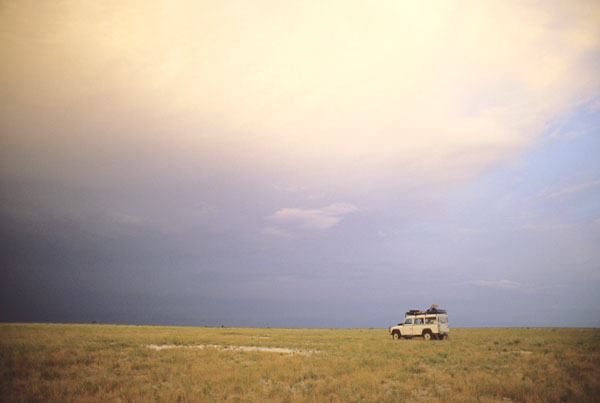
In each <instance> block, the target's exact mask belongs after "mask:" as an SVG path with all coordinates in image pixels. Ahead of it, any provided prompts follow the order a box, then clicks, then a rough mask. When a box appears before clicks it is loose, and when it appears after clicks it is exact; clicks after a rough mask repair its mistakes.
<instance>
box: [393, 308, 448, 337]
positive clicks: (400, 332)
mask: <svg viewBox="0 0 600 403" xmlns="http://www.w3.org/2000/svg"><path fill="white" fill-rule="evenodd" d="M389 331H390V334H391V335H392V337H393V338H394V340H399V339H401V338H403V337H404V338H406V339H410V338H412V337H423V338H424V339H425V340H431V339H433V340H442V339H447V338H448V336H449V334H450V325H449V324H448V315H447V314H446V311H444V310H441V309H437V307H435V308H433V306H432V308H429V309H428V310H427V311H426V312H421V311H414V310H413V311H409V312H407V313H406V316H405V317H404V322H402V323H398V326H392V327H390V328H389Z"/></svg>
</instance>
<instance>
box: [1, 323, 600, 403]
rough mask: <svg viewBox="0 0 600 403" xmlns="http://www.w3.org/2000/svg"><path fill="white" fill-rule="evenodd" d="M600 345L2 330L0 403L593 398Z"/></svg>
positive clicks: (596, 334)
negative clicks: (295, 352) (204, 346)
mask: <svg viewBox="0 0 600 403" xmlns="http://www.w3.org/2000/svg"><path fill="white" fill-rule="evenodd" d="M599 342H600V330H598V329H565V328H556V329H540V328H526V329H525V328H514V329H506V328H504V329H491V328H490V329H452V332H451V338H450V340H447V341H429V342H426V341H424V340H422V339H414V340H401V341H393V340H392V339H391V337H390V336H389V335H388V334H387V329H265V328H205V327H167V326H124V325H67V324H0V393H1V395H0V397H1V398H0V400H2V401H31V400H33V401H61V402H63V401H92V402H93V401H106V400H110V401H148V400H160V401H251V402H252V401H315V402H316V401H319V402H322V401H340V402H341V401H343V402H347V401H403V400H410V401H420V400H422V401H444V402H446V401H455V402H464V401H467V402H469V401H473V402H474V401H484V402H486V401H489V402H493V401H509V400H512V401H523V402H538V401H543V402H560V401H577V402H581V401H594V400H596V399H597V396H599V395H600V381H599V380H598V379H599V377H598V376H597V374H598V371H599V370H600V351H599V347H598V346H599ZM148 345H181V346H194V345H196V346H197V345H217V346H251V347H269V348H272V347H276V348H285V349H292V350H301V351H314V352H313V353H311V354H289V353H286V352H277V351H268V350H267V351H260V350H258V349H257V350H252V351H243V350H239V349H233V348H229V349H223V348H214V347H213V348H210V347H208V348H169V349H163V350H159V351H157V350H153V349H150V348H148ZM282 351H283V350H282Z"/></svg>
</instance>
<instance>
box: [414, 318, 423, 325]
mask: <svg viewBox="0 0 600 403" xmlns="http://www.w3.org/2000/svg"><path fill="white" fill-rule="evenodd" d="M422 324H423V319H422V318H415V325H422Z"/></svg>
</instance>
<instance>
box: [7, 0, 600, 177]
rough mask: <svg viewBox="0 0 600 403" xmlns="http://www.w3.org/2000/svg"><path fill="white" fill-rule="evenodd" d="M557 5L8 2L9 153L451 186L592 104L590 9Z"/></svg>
mask: <svg viewBox="0 0 600 403" xmlns="http://www.w3.org/2000/svg"><path fill="white" fill-rule="evenodd" d="M564 4H565V3H561V2H550V3H547V2H545V3H544V7H543V8H540V7H538V6H539V5H538V4H537V3H534V2H524V3H522V2H519V3H512V2H477V3H471V4H467V3H451V2H441V1H440V2H398V1H388V2H378V3H377V4H372V3H364V2H347V1H333V2H329V1H326V2H323V1H305V2H293V3H281V2H275V1H259V2H235V1H234V2H230V1H225V2H216V3H215V2H197V1H191V2H180V1H178V2H155V3H151V4H148V3H146V2H111V1H107V2H91V1H81V2H80V1H73V2H69V1H67V2H43V3H40V2H37V1H34V2H24V1H19V2H7V3H4V4H3V6H2V13H1V16H0V18H1V22H2V23H1V26H2V28H0V29H1V31H0V32H1V37H0V41H1V42H0V46H1V47H2V49H3V63H2V65H1V67H0V69H1V70H0V72H1V79H0V80H1V82H0V85H1V86H2V88H3V91H2V103H3V104H4V105H5V106H4V107H3V108H2V110H3V118H4V119H6V118H7V117H8V115H10V119H11V120H12V121H14V124H15V125H16V126H17V127H19V128H20V130H21V132H20V134H19V135H18V138H13V139H4V141H5V142H9V143H10V144H13V145H14V146H15V147H17V148H22V147H25V148H27V147H28V145H29V144H31V142H40V143H43V144H47V146H48V147H49V148H57V149H58V150H57V151H56V152H57V153H58V154H60V153H61V151H60V149H63V148H65V147H66V148H69V147H71V146H77V147H80V148H81V147H83V148H85V147H90V149H92V150H94V151H96V152H97V151H98V150H99V149H100V150H102V149H104V148H108V149H111V148H112V147H116V148H119V147H127V144H129V143H131V142H133V143H142V144H143V145H142V146H141V147H142V148H148V147H149V148H150V149H152V150H153V151H152V150H151V151H148V152H150V153H154V152H168V150H169V149H170V148H171V147H175V145H178V146H177V147H176V149H180V148H181V147H183V148H188V149H189V148H201V149H203V150H206V149H212V148H213V147H214V149H215V150H218V152H219V153H224V154H225V155H226V156H228V157H229V158H244V157H240V156H239V155H238V154H243V155H246V156H248V155H250V156H253V161H254V162H255V160H261V159H271V158H275V159H278V160H281V161H285V163H293V162H294V161H296V160H297V161H296V163H303V162H302V161H304V160H305V159H306V158H310V160H311V161H312V163H313V164H316V165H319V166H323V167H324V168H326V167H331V166H336V164H348V163H350V162H353V163H354V164H356V163H357V162H358V165H360V169H362V170H365V169H374V170H375V171H386V170H399V169H400V167H402V168H403V170H407V171H409V172H410V173H411V174H426V175H434V176H435V175H439V174H440V172H447V171H451V170H457V175H458V176H459V177H461V175H463V174H469V173H470V172H471V171H475V172H478V170H480V169H482V168H485V167H486V166H488V165H489V164H494V163H497V162H499V161H502V159H503V158H506V157H507V153H511V152H514V151H515V150H519V149H521V148H523V147H527V146H528V145H530V144H531V143H532V141H534V140H535V138H536V136H538V135H539V134H540V133H541V132H542V130H543V129H544V128H545V126H546V125H547V123H548V122H549V121H551V120H552V119H554V118H555V117H556V116H557V114H560V113H561V112H562V111H564V110H567V109H569V108H571V107H572V106H573V105H575V104H577V103H580V102H582V101H585V100H586V99H589V98H590V97H591V96H592V94H594V93H595V91H597V88H598V82H599V79H598V77H599V75H598V74H597V72H596V71H593V70H592V69H591V68H590V65H589V64H587V63H585V58H586V55H587V54H588V53H590V52H592V51H593V50H595V49H597V47H598V41H599V40H600V39H599V38H600V32H599V31H600V29H599V24H598V23H597V22H598V21H599V20H600V11H599V10H600V5H598V4H594V2H589V3H587V4H582V5H574V6H573V5H570V6H569V7H568V9H567V8H566V7H565V6H564ZM86 125H87V126H94V128H98V127H104V128H105V130H104V133H102V136H101V137H100V138H99V137H98V134H88V133H86V130H85V126H86ZM73 126H75V127H73ZM48 129H51V130H48ZM15 133H16V132H15ZM123 136H125V137H128V138H129V139H124V138H123ZM83 152H85V151H83ZM111 152H116V151H111ZM229 154H234V155H233V156H232V155H229ZM363 164H364V165H363ZM332 169H333V168H332Z"/></svg>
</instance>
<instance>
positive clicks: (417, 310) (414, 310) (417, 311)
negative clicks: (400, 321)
mask: <svg viewBox="0 0 600 403" xmlns="http://www.w3.org/2000/svg"><path fill="white" fill-rule="evenodd" d="M424 313H425V312H423V311H421V310H419V309H411V310H410V311H408V312H406V315H423V314H424Z"/></svg>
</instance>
